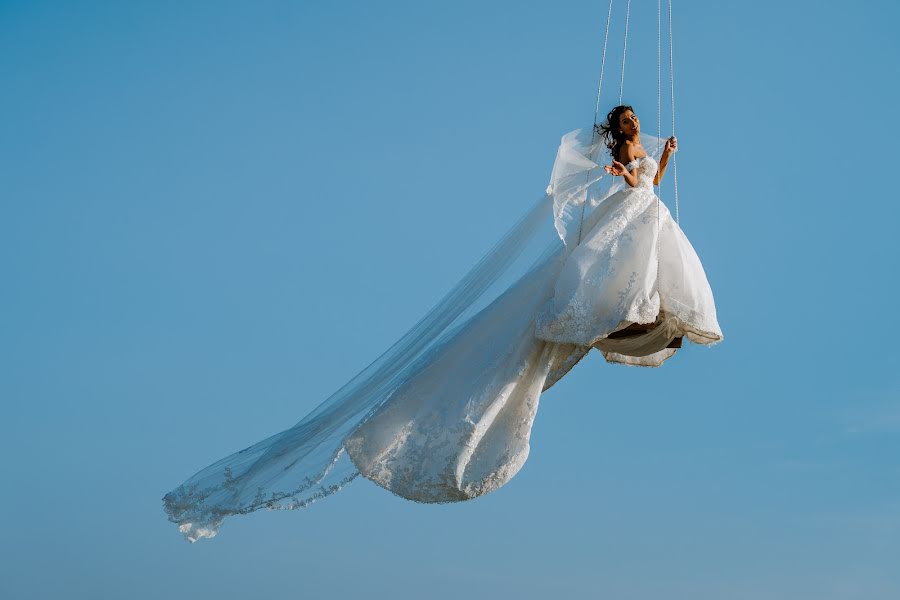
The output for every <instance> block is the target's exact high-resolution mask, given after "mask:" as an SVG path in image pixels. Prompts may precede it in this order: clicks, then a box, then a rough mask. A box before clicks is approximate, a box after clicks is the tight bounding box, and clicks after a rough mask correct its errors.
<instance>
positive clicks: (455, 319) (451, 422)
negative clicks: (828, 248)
mask: <svg viewBox="0 0 900 600" xmlns="http://www.w3.org/2000/svg"><path fill="white" fill-rule="evenodd" d="M641 141H642V143H643V145H644V147H645V148H647V149H648V150H649V149H652V148H654V147H655V148H656V152H655V154H654V155H650V156H646V157H642V158H640V159H637V160H636V161H635V162H634V163H631V164H629V165H627V167H628V168H629V169H630V168H634V167H637V168H638V171H639V185H637V186H636V187H629V186H623V185H622V182H621V180H615V179H613V178H611V177H609V176H604V173H603V172H602V169H601V168H600V167H599V165H598V164H597V162H595V161H594V157H595V156H599V155H600V148H601V145H600V143H599V140H597V139H596V137H595V136H594V135H593V132H592V131H586V130H577V131H574V132H572V133H570V134H567V135H566V136H564V137H563V139H562V143H561V145H560V148H559V150H558V152H557V159H556V162H555V164H554V168H553V175H552V176H551V186H550V188H548V193H547V195H546V196H545V197H544V198H542V199H541V201H539V202H538V203H537V205H535V206H534V207H532V209H531V211H529V213H528V214H526V215H525V217H523V218H522V219H520V221H519V222H518V223H517V224H516V225H515V226H514V227H513V228H512V229H511V230H510V231H509V232H507V234H506V235H505V236H504V237H503V238H501V240H500V242H499V243H498V244H497V245H496V246H495V247H494V248H493V249H492V250H491V251H490V252H488V253H487V254H486V255H485V257H484V258H483V259H482V260H481V261H480V262H479V263H478V264H477V265H476V266H475V267H474V268H473V269H472V270H471V271H470V272H469V273H468V274H467V275H466V277H464V278H463V280H461V281H460V283H458V284H457V286H456V287H455V288H453V289H452V290H451V292H450V293H448V294H447V296H446V297H445V298H444V299H443V300H442V301H441V302H439V303H438V305H437V306H435V307H434V308H433V309H432V311H430V312H429V313H428V314H427V315H426V316H425V317H424V318H423V319H422V320H421V321H420V322H419V323H417V325H416V326H415V327H413V329H411V330H410V331H409V332H408V333H407V334H406V335H405V336H404V337H403V338H401V339H400V340H399V341H398V342H397V344H395V345H394V346H393V347H392V348H390V349H389V350H388V351H387V352H386V353H385V354H384V355H382V357H379V359H378V360H376V361H375V362H374V363H372V365H370V366H369V367H367V369H365V370H363V372H361V373H360V374H359V375H358V376H357V377H355V378H354V379H353V380H351V381H350V382H348V384H347V385H345V386H344V387H343V388H341V390H338V392H336V393H335V394H334V395H333V396H332V397H331V398H329V399H328V400H326V401H325V402H323V403H322V404H321V405H320V406H319V407H318V408H317V409H316V410H315V411H313V412H312V413H310V414H309V415H307V417H305V418H304V419H303V420H302V421H300V422H299V423H298V424H297V425H295V426H294V427H292V428H290V429H288V430H285V431H283V432H281V433H279V434H276V435H274V436H272V437H270V438H268V439H266V440H263V441H261V442H258V443H257V444H254V445H253V446H251V447H249V448H246V449H245V450H242V451H240V452H238V453H235V454H233V455H231V456H228V457H225V458H224V459H222V460H220V461H218V462H216V463H214V464H212V465H210V466H209V467H207V468H205V469H203V470H201V471H200V472H198V473H197V474H195V475H194V476H193V477H191V478H189V479H188V480H187V481H186V482H184V483H183V484H182V485H181V486H179V487H178V488H176V489H175V490H173V491H172V492H170V493H169V494H167V495H166V496H165V498H164V504H165V509H166V511H167V513H168V514H169V518H170V520H172V521H173V522H175V523H177V524H178V525H179V528H180V530H181V531H182V533H184V535H185V537H186V538H187V539H189V540H191V541H195V540H197V539H199V538H201V537H212V536H214V535H215V534H216V532H217V530H218V528H219V526H220V525H221V523H222V521H223V519H224V518H225V517H228V516H230V515H235V514H241V513H247V512H251V511H254V510H257V509H259V508H263V507H266V508H270V509H284V508H286V509H293V508H299V507H303V506H306V505H308V504H309V503H310V502H312V501H314V500H316V499H318V498H322V497H324V496H327V495H329V494H331V493H334V492H336V491H337V490H339V489H341V488H342V487H343V486H344V485H346V484H347V483H349V482H350V481H352V480H353V479H354V478H355V477H356V476H357V475H359V474H362V475H363V476H365V477H367V478H368V479H370V480H371V481H373V482H375V483H377V484H378V485H380V486H382V487H384V488H385V489H387V490H389V491H391V492H393V493H394V494H397V495H398V496H401V497H404V498H407V499H410V500H415V501H418V502H430V503H435V502H455V501H461V500H468V499H471V498H475V497H477V496H481V495H483V494H486V493H488V492H491V491H493V490H496V489H497V488H499V487H500V486H502V485H503V484H505V483H506V482H507V481H509V480H510V479H511V478H512V477H513V476H514V475H515V474H516V473H517V472H518V471H519V469H521V467H522V465H523V464H524V463H525V460H526V459H527V457H528V452H529V436H530V433H531V427H532V424H533V422H534V418H535V415H536V413H537V408H538V402H539V398H540V395H541V393H542V392H543V391H545V390H547V389H548V388H550V387H551V386H552V385H554V384H555V383H556V382H557V381H559V379H560V378H562V377H563V376H564V375H565V374H566V373H567V372H568V371H569V370H570V369H571V368H572V367H573V366H574V365H575V364H576V363H578V362H579V361H580V360H581V359H582V358H583V357H584V356H585V355H586V354H588V352H589V351H590V350H591V349H592V348H596V349H598V350H599V351H600V352H601V353H602V354H603V356H604V358H605V359H606V360H607V361H608V362H616V363H621V364H626V365H634V366H648V367H655V366H659V365H661V364H662V363H663V361H665V360H666V359H668V358H670V357H671V356H672V355H674V354H675V352H676V351H677V349H676V348H673V347H669V346H670V345H671V342H672V340H673V339H675V338H676V337H682V336H683V337H686V338H687V339H688V340H690V341H692V342H694V343H696V344H703V345H711V344H714V343H716V342H718V341H720V340H721V339H722V332H721V330H720V328H719V325H718V321H717V319H716V310H715V303H714V301H713V295H712V291H711V289H710V286H709V283H708V281H707V278H706V274H705V272H704V270H703V267H702V265H701V263H700V260H699V258H698V257H697V254H696V253H695V251H694V249H693V247H692V246H691V244H690V242H689V241H688V240H687V238H686V237H685V235H684V233H683V232H682V231H681V229H680V227H679V226H678V224H677V223H676V222H675V221H674V220H673V219H672V217H671V215H670V214H669V211H668V209H667V208H666V206H665V204H663V203H662V202H661V201H660V200H659V198H658V197H657V195H656V194H655V193H654V190H653V184H652V180H653V177H654V176H655V174H656V170H657V168H658V166H657V161H656V159H655V158H654V156H656V157H658V156H659V148H660V147H661V143H660V140H659V139H658V138H653V137H651V136H647V135H642V136H641ZM551 213H552V215H551ZM551 216H552V218H551ZM545 221H546V222H551V223H552V224H553V226H554V229H555V234H556V235H555V236H554V237H553V240H552V241H550V242H549V243H546V240H545V239H543V238H541V235H540V233H539V230H540V224H541V223H542V222H545ZM576 232H577V236H576ZM533 242H536V246H535V248H536V250H535V251H534V252H533V253H532V254H528V252H527V248H529V247H530V246H529V244H532V243H533ZM516 261H518V262H516ZM517 264H521V265H523V266H520V267H518V270H517V269H516V267H515V265H517ZM504 275H505V276H506V277H508V278H510V277H511V282H510V283H508V284H507V282H506V281H505V280H504V279H503V276H504ZM491 290H494V291H495V293H494V294H493V295H492V294H491ZM634 323H638V324H653V325H654V326H653V327H650V328H648V331H646V333H643V334H640V335H632V336H628V337H615V336H613V337H610V334H613V333H615V332H619V331H621V330H623V329H625V328H626V327H628V326H629V325H631V324H634Z"/></svg>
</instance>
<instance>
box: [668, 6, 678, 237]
mask: <svg viewBox="0 0 900 600" xmlns="http://www.w3.org/2000/svg"><path fill="white" fill-rule="evenodd" d="M669 82H670V84H671V92H670V93H671V97H672V135H673V136H674V135H675V58H674V51H673V49H672V0H669ZM677 155H678V152H676V153H675V154H673V155H672V175H673V180H674V184H675V222H676V223H678V224H679V225H681V220H680V219H679V215H678V159H677V158H676V157H677Z"/></svg>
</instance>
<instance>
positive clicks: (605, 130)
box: [594, 104, 634, 160]
mask: <svg viewBox="0 0 900 600" xmlns="http://www.w3.org/2000/svg"><path fill="white" fill-rule="evenodd" d="M626 110H630V111H631V112H634V109H633V108H631V107H630V106H628V105H627V104H622V105H621V106H617V107H615V108H614V109H612V110H611V111H609V114H608V115H606V123H598V124H597V125H594V129H595V130H596V131H597V133H599V134H600V135H602V136H603V137H604V138H605V139H606V147H607V148H609V153H610V154H612V158H613V160H619V148H621V147H622V143H623V142H624V141H625V134H624V133H622V130H621V129H619V117H621V116H622V113H623V112H625V111H626Z"/></svg>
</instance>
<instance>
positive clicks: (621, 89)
mask: <svg viewBox="0 0 900 600" xmlns="http://www.w3.org/2000/svg"><path fill="white" fill-rule="evenodd" d="M630 16H631V0H628V2H626V3H625V39H624V42H623V45H622V78H621V79H620V80H619V104H622V94H623V93H624V91H625V54H626V53H627V52H628V19H629V17H630Z"/></svg>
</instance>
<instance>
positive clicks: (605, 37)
mask: <svg viewBox="0 0 900 600" xmlns="http://www.w3.org/2000/svg"><path fill="white" fill-rule="evenodd" d="M630 1H631V0H629V2H630ZM612 7H613V0H609V9H608V10H607V11H606V30H605V32H604V34H603V54H602V56H601V58H600V78H599V80H598V81H597V104H596V106H595V107H594V126H593V128H592V129H591V150H590V153H589V154H588V159H590V160H594V156H593V151H594V150H593V148H594V142H595V140H596V136H597V118H598V117H599V116H600V92H601V91H602V90H603V70H604V69H605V68H606V46H607V44H608V42H609V24H610V22H611V21H612ZM589 177H590V174H585V176H584V182H585V185H587V182H588V179H589ZM586 205H587V189H585V196H584V202H583V203H582V204H581V220H580V221H579V223H578V242H577V244H580V243H581V235H582V229H583V228H584V209H585V206H586ZM577 244H576V245H577Z"/></svg>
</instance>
